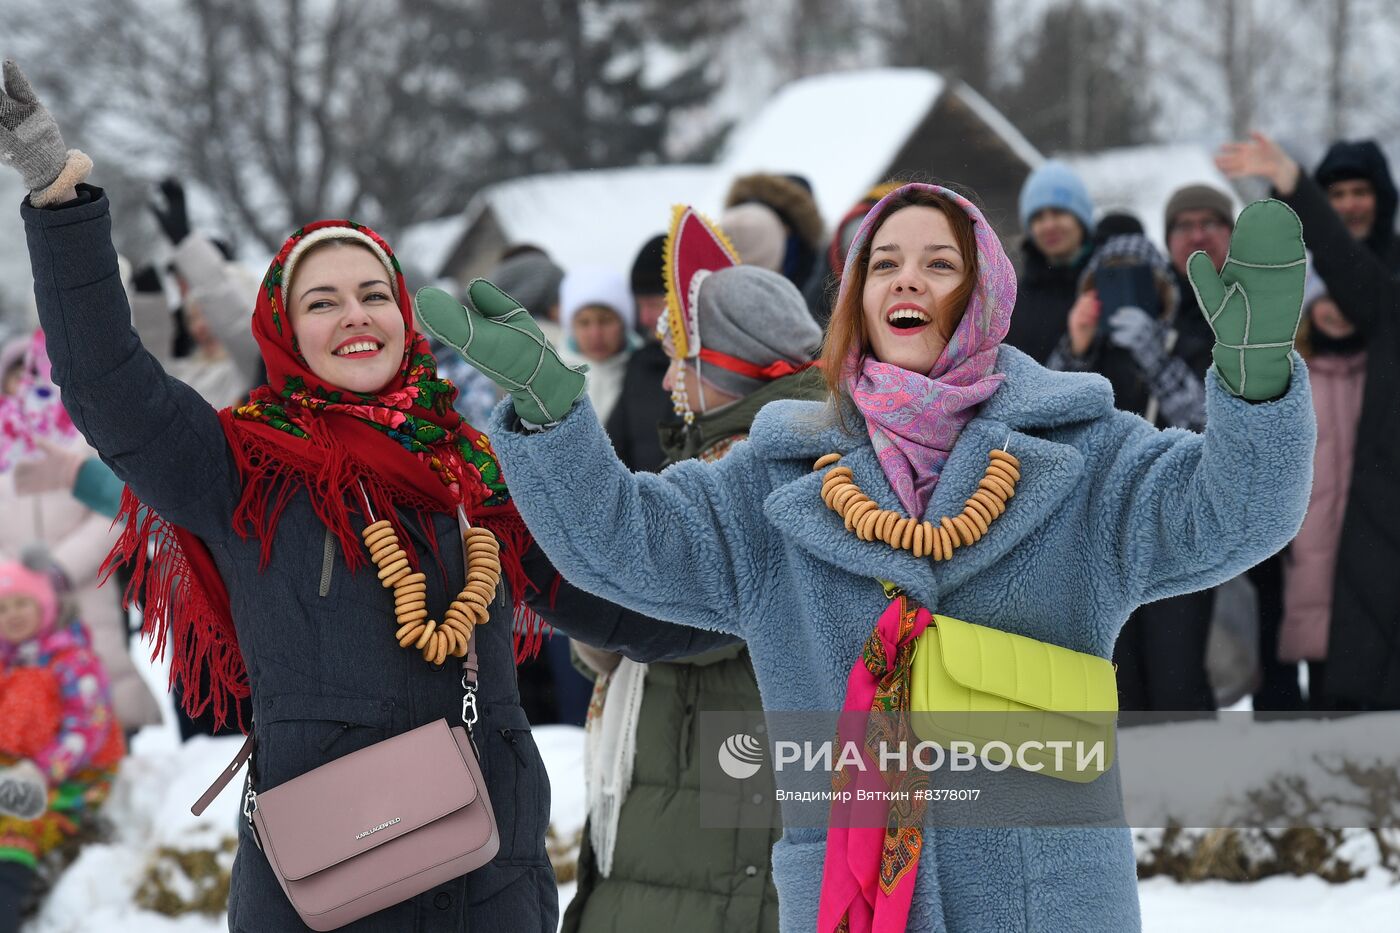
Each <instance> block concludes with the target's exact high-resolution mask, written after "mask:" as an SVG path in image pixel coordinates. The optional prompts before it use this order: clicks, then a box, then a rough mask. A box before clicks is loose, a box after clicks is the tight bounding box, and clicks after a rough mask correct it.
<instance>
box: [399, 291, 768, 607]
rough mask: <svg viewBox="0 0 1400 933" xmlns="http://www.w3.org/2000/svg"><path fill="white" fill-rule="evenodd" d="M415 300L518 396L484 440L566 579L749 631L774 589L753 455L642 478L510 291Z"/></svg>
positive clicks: (747, 452) (435, 329)
mask: <svg viewBox="0 0 1400 933" xmlns="http://www.w3.org/2000/svg"><path fill="white" fill-rule="evenodd" d="M415 303H416V305H417V310H418V317H419V319H420V321H422V323H423V326H424V327H425V328H426V329H427V330H428V331H429V332H431V333H432V334H433V335H434V336H436V337H437V338H438V339H439V340H441V341H442V342H443V343H445V344H447V345H448V346H451V347H453V348H455V349H456V350H457V351H458V352H459V353H461V354H462V355H463V356H464V357H465V358H466V360H467V362H469V363H471V364H472V365H473V366H475V367H476V368H477V369H479V370H480V371H482V372H484V373H486V374H487V375H488V376H490V377H491V378H492V379H493V380H494V381H495V382H496V383H497V384H498V385H499V386H501V388H502V389H504V390H505V391H506V392H507V393H508V394H509V395H510V398H509V399H508V400H506V401H503V402H502V403H501V404H500V405H498V406H497V407H496V411H495V415H494V417H493V418H492V422H491V425H490V427H489V428H488V431H489V433H490V434H491V437H492V441H493V444H494V446H495V448H496V452H497V454H498V455H499V456H500V458H501V467H502V470H503V471H504V473H505V476H506V479H507V482H509V483H510V489H511V496H512V497H513V498H514V500H515V503H516V506H517V508H519V509H520V514H521V515H522V516H523V517H524V518H525V522H526V524H528V525H529V526H530V530H531V532H533V533H534V536H535V540H536V541H537V542H539V544H540V546H541V547H542V548H543V549H544V551H545V553H546V554H548V555H549V559H550V560H551V561H553V562H554V566H555V567H557V568H558V569H559V572H560V573H562V574H563V575H564V578H565V579H566V580H569V581H570V582H571V583H574V584H576V585H577V586H579V587H581V588H583V589H584V590H586V591H588V592H591V593H594V594H596V595H598V596H601V597H603V598H604V599H607V600H610V601H612V602H616V603H620V604H621V605H623V606H625V607H627V608H629V609H633V610H636V611H637V612H639V613H642V614H643V615H646V616H651V617H654V618H657V619H663V620H666V621H669V622H680V623H683V624H685V625H692V626H696V627H698V628H707V629H713V630H716V631H721V632H728V633H731V634H741V633H742V632H743V628H744V624H745V615H746V614H745V612H744V609H745V607H746V605H747V604H748V603H749V601H750V600H751V599H753V598H755V597H756V596H757V595H758V594H761V593H763V592H764V591H765V589H766V588H765V587H764V586H763V579H764V576H765V571H763V570H761V569H759V566H758V565H759V564H760V563H761V562H762V560H763V555H765V554H766V553H767V551H766V550H765V548H764V547H763V546H762V542H763V539H764V538H765V537H766V529H765V528H764V527H763V521H764V519H763V514H762V504H763V498H762V495H761V494H760V490H761V488H762V484H763V482H764V478H765V475H766V474H765V472H764V468H763V465H762V464H760V463H758V462H756V458H755V456H754V454H753V453H752V450H751V449H750V448H749V446H748V445H747V444H740V445H738V446H737V447H735V448H734V450H732V451H731V452H730V453H729V455H728V456H726V457H725V458H724V459H723V460H721V461H719V462H718V463H714V464H702V463H697V462H693V461H688V462H685V463H680V464H677V465H675V466H674V467H671V468H670V469H668V470H667V471H666V472H665V473H664V474H662V475H660V476H655V475H652V474H646V473H642V474H633V473H631V472H629V471H628V469H627V468H626V467H625V466H623V464H622V462H621V461H620V460H618V458H617V454H616V453H615V452H614V451H613V447H612V444H611V442H610V441H609V440H608V437H607V435H606V434H605V433H604V431H603V427H602V425H600V424H599V423H598V417H597V415H596V414H595V413H594V411H593V407H592V406H591V405H590V404H589V402H588V399H587V398H586V397H584V396H583V385H584V382H583V373H582V372H580V371H578V370H575V369H573V368H571V367H569V366H566V365H565V364H564V363H563V362H562V361H561V360H560V359H559V355H558V353H557V352H556V351H555V349H554V347H552V346H551V345H550V344H549V342H548V341H547V340H545V338H544V335H543V334H541V333H540V330H539V328H538V327H537V326H535V323H534V321H533V320H531V318H530V315H529V312H527V311H526V310H525V309H524V308H522V307H520V306H519V304H518V303H517V302H515V300H514V299H512V298H511V297H510V296H509V295H506V294H505V293H503V292H501V291H500V290H499V289H497V288H496V287H495V286H494V285H492V284H491V283H489V282H486V281H484V280H480V279H478V280H477V281H475V282H473V283H472V284H471V285H470V286H469V287H468V289H467V306H466V307H465V308H464V307H463V306H462V305H460V304H458V303H457V301H456V300H455V299H454V298H453V297H452V296H451V295H448V294H447V293H446V292H443V291H441V290H440V289H431V288H426V289H422V290H420V291H419V293H418V295H417V297H416V299H415ZM546 426H547V429H546V430H540V428H544V427H546ZM532 428H533V429H532ZM748 608H750V609H752V606H748Z"/></svg>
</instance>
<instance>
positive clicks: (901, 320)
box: [885, 302, 933, 335]
mask: <svg viewBox="0 0 1400 933" xmlns="http://www.w3.org/2000/svg"><path fill="white" fill-rule="evenodd" d="M885 323H886V324H888V325H889V327H890V330H892V331H895V332H896V333H898V334H900V335H906V334H914V333H917V332H919V331H921V330H923V329H924V328H925V327H927V326H928V325H930V324H932V323H933V318H932V317H930V316H929V313H928V312H927V311H925V310H924V309H923V308H920V307H919V306H918V305H914V304H909V303H907V302H906V303H904V304H898V305H895V306H894V307H893V308H891V309H890V310H889V311H887V312H885Z"/></svg>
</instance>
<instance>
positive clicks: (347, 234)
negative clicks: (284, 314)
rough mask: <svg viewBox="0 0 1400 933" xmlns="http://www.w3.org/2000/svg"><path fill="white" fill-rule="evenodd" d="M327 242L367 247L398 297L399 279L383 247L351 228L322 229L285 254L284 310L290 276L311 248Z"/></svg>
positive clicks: (309, 234) (283, 268)
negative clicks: (337, 241)
mask: <svg viewBox="0 0 1400 933" xmlns="http://www.w3.org/2000/svg"><path fill="white" fill-rule="evenodd" d="M328 240H349V241H350V242H352V243H358V244H359V245H361V246H366V247H368V248H369V249H370V251H371V252H373V253H374V255H375V256H377V257H378V258H379V261H380V262H382V263H383V264H384V271H385V272H386V273H388V275H389V288H390V290H391V291H393V293H394V298H395V299H397V298H398V297H399V277H398V276H397V275H395V274H394V264H393V263H391V262H390V261H389V254H388V253H386V252H384V249H383V247H381V246H380V245H379V244H378V243H376V242H374V240H372V239H370V238H369V237H368V236H366V235H365V234H363V233H361V232H360V231H359V230H356V229H354V228H353V227H322V228H321V229H319V230H313V231H312V232H310V233H308V234H307V235H306V236H304V237H302V238H301V240H300V241H299V242H298V243H297V245H296V246H293V247H292V251H291V252H290V253H288V254H287V261H286V262H284V263H283V264H282V306H283V307H284V308H285V307H287V289H288V288H290V287H291V285H292V275H293V273H294V272H295V270H296V266H297V263H298V262H300V261H301V257H303V256H305V255H306V251H307V250H309V249H310V248H311V247H313V246H315V245H316V244H318V243H325V242H327V241H328Z"/></svg>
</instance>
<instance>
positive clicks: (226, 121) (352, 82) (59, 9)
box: [21, 0, 472, 249]
mask: <svg viewBox="0 0 1400 933" xmlns="http://www.w3.org/2000/svg"><path fill="white" fill-rule="evenodd" d="M25 2H27V0H25ZM394 12H395V11H394V5H392V4H386V3H384V2H375V0H340V2H336V3H326V2H320V0H279V2H231V0H183V2H177V0H165V2H156V3H151V2H137V0H109V2H107V3H105V4H103V5H101V6H96V5H87V6H86V8H84V9H82V10H78V9H74V8H72V7H69V6H65V5H46V7H45V13H44V15H43V16H42V17H39V16H35V17H33V18H32V19H29V20H28V22H29V23H30V24H32V25H31V26H30V27H29V28H30V30H31V32H32V34H33V38H34V39H35V40H36V45H38V46H39V47H41V48H44V49H47V50H53V49H74V50H80V54H79V55H77V56H74V57H72V58H70V59H68V60H59V61H55V60H54V59H53V57H52V56H51V55H47V56H45V58H44V60H43V61H42V62H41V63H40V68H39V70H40V71H41V72H42V71H43V70H45V68H49V69H51V70H53V71H54V72H56V74H55V75H54V81H55V82H58V81H59V80H60V74H61V73H64V72H66V73H67V74H68V75H69V80H68V81H66V82H65V83H66V87H65V91H66V92H67V93H63V94H61V95H59V96H58V97H57V98H56V99H55V106H56V109H57V110H58V111H59V113H60V116H61V117H64V118H71V119H74V120H75V121H76V122H77V123H78V124H79V125H80V127H81V131H82V133H83V135H84V136H85V137H86V138H87V140H88V141H89V144H90V145H92V146H94V147H95V148H98V149H100V150H102V151H103V152H104V153H105V154H106V155H107V156H108V158H109V159H111V158H116V159H118V160H120V161H123V162H126V163H127V168H128V170H131V167H132V166H143V167H146V168H147V172H148V174H156V173H157V172H167V171H168V172H175V173H178V174H184V175H187V176H189V177H191V178H193V179H196V180H197V181H198V182H199V183H201V184H202V185H204V186H206V187H207V188H208V189H210V190H211V191H212V192H213V193H214V195H215V197H216V198H217V200H218V201H219V203H220V204H221V205H222V206H223V207H224V208H225V209H226V210H227V211H228V212H230V213H231V214H232V219H233V221H234V222H235V223H236V225H237V226H238V227H241V228H242V229H244V230H246V231H247V232H248V233H250V234H252V235H253V236H254V237H255V238H256V239H257V240H258V241H259V242H260V243H261V244H262V245H263V246H264V247H266V248H269V249H272V248H275V247H276V246H277V245H278V244H280V243H281V241H282V239H283V237H285V235H286V232H287V231H288V230H289V229H291V227H292V226H294V225H295V224H296V223H300V222H303V221H305V220H307V219H310V218H314V217H319V216H353V217H357V218H362V219H364V220H366V221H368V222H372V223H375V224H377V225H381V226H383V227H385V228H386V229H387V230H390V231H393V230H395V229H397V228H399V227H401V226H403V225H405V224H407V223H410V222H412V221H413V220H416V219H419V218H422V217H425V216H431V215H433V214H435V213H441V207H442V203H443V200H444V195H445V191H444V189H445V187H446V186H450V185H451V184H453V183H454V181H461V180H463V179H464V177H469V174H467V173H469V168H470V165H471V153H472V139H471V137H470V135H469V134H454V133H448V132H447V131H446V128H445V127H443V126H442V125H440V124H439V123H435V122H434V121H431V120H421V119H419V118H418V116H417V115H416V114H414V113H413V112H412V111H411V110H409V109H406V108H404V107H403V106H401V105H402V103H403V101H404V100H405V98H406V97H407V88H406V84H407V82H408V81H409V80H410V78H411V74H412V65H413V63H414V61H415V58H416V55H417V51H418V46H417V44H416V39H417V38H418V37H419V35H420V34H421V30H418V29H416V28H415V24H414V22H413V19H412V17H411V16H410V15H408V14H407V8H406V6H405V7H404V8H403V9H400V10H399V12H400V13H401V14H403V15H402V17H401V18H399V19H398V20H397V23H396V25H397V26H398V28H393V29H390V28H386V24H387V23H388V22H395V19H394V16H393V15H392V14H393V13H394ZM21 19H22V20H23V18H21ZM60 36H61V37H62V38H61V39H60V38H59V37H60ZM41 86H50V85H49V82H48V81H44V82H43V83H42V84H41ZM152 170H154V171H152Z"/></svg>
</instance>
